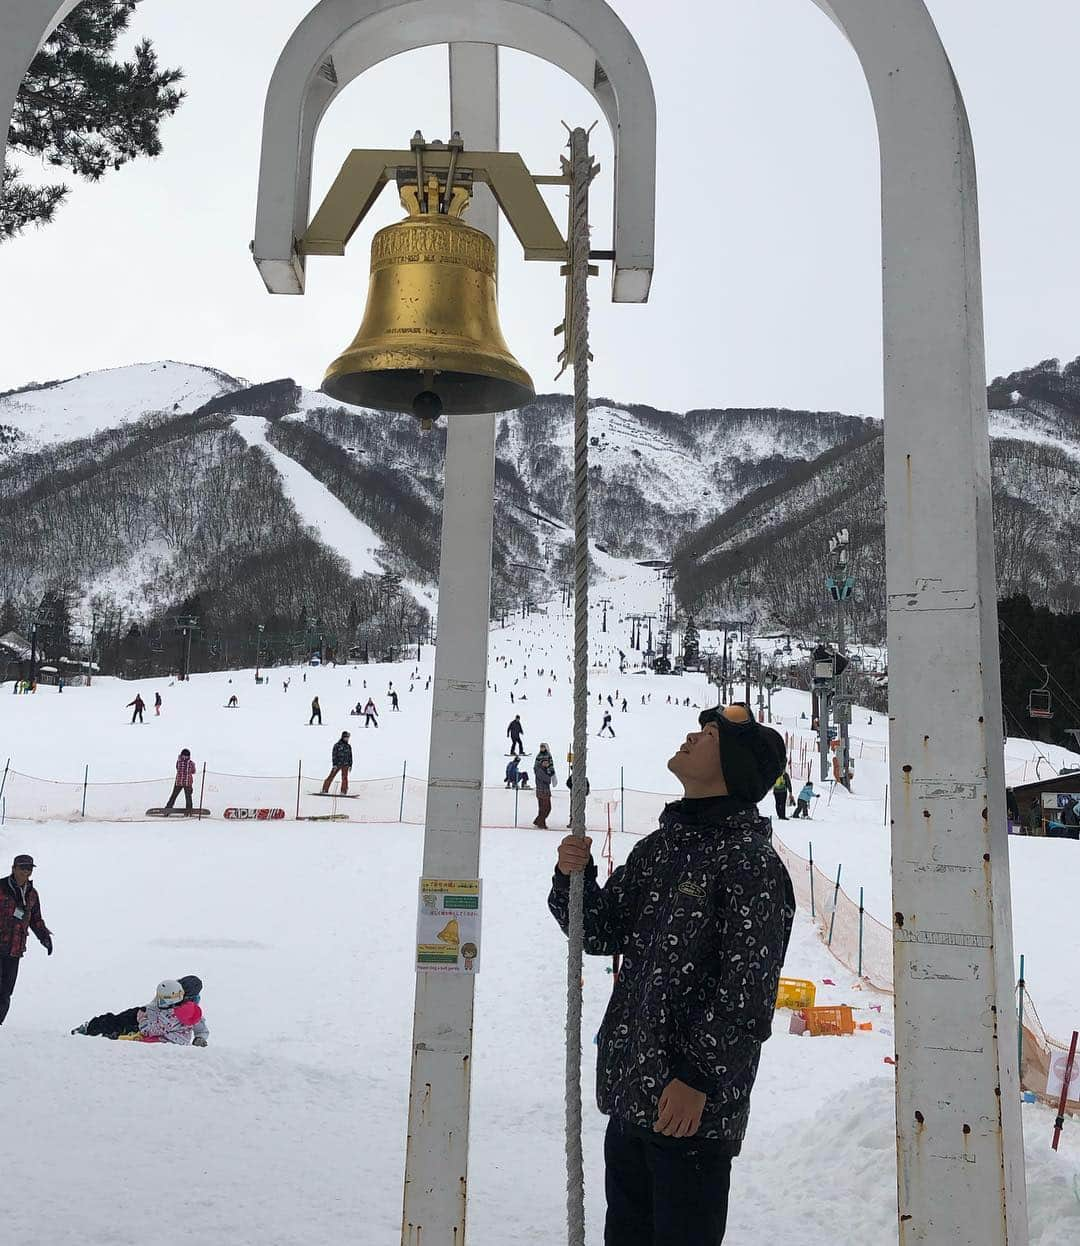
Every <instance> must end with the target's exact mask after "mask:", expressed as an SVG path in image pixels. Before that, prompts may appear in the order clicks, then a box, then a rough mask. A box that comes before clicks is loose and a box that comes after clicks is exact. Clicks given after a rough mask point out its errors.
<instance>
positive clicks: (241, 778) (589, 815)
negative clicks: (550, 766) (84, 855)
mask: <svg viewBox="0 0 1080 1246" xmlns="http://www.w3.org/2000/svg"><path fill="white" fill-rule="evenodd" d="M324 778H325V774H323V773H321V772H320V774H318V775H311V774H305V773H304V771H303V767H302V765H298V766H297V770H296V771H295V773H293V774H292V775H235V774H227V773H224V772H219V771H215V770H210V769H209V768H206V769H203V768H200V770H199V772H198V773H197V774H196V776H195V784H194V788H193V795H194V798H195V802H196V805H201V806H202V807H205V808H208V809H209V810H210V814H209V817H210V818H212V819H215V820H216V819H219V818H222V817H223V816H224V812H225V810H226V809H233V808H241V809H242V808H249V809H250V808H270V809H282V810H284V812H285V817H286V819H290V820H293V819H296V818H297V817H299V818H300V819H307V818H313V817H315V818H317V817H325V816H327V815H331V816H334V817H335V818H337V819H340V820H342V821H345V822H350V823H357V824H364V823H387V822H391V823H392V822H402V823H409V824H412V825H416V826H422V825H423V824H424V819H425V813H426V804H427V786H428V785H427V781H426V780H424V779H417V778H414V777H412V776H410V775H408V774H407V773H405V771H404V770H403V771H402V773H401V774H399V775H396V776H392V777H391V776H387V777H385V778H374V779H355V780H352V781H351V782H350V784H349V795H348V797H342V796H341V795H340V794H338V790H339V782H338V781H337V780H335V782H334V793H333V794H332V795H329V796H323V795H322V794H321V788H322V783H323V779H324ZM172 786H173V777H172V775H168V776H163V777H161V778H158V779H137V780H127V781H116V782H97V781H91V780H90V778H89V770H87V771H85V772H84V778H83V780H82V781H81V782H79V781H67V782H64V781H55V780H52V779H42V778H39V777H36V776H34V775H27V774H23V773H21V772H20V771H17V770H13V769H11V768H10V766H8V767H7V768H6V769H5V770H4V771H3V772H0V821H26V822H52V821H60V822H64V821H71V822H81V821H83V820H88V821H98V822H103V821H108V822H126V821H143V820H145V818H146V811H147V809H149V808H153V807H160V806H162V805H164V803H165V801H166V799H167V798H168V796H169V794H170V793H171V792H172ZM551 796H552V807H551V813H550V814H549V816H548V828H549V829H551V830H561V829H563V828H565V827H567V826H568V825H569V821H570V808H569V806H570V794H569V792H567V791H566V789H565V788H557V789H554V790H553V791H552V794H551ZM673 799H675V797H674V796H673V795H670V794H665V793H662V792H643V791H638V790H636V789H633V788H623V787H616V788H607V789H595V788H594V789H593V790H592V791H591V792H590V794H589V796H588V798H587V800H586V826H587V828H588V829H589V830H593V831H597V832H603V831H626V832H628V833H630V834H634V835H645V834H649V833H650V832H651V831H653V830H654V829H655V828H656V825H657V821H658V819H659V816H660V813H661V811H662V810H663V807H664V805H665V804H667V803H668V801H670V800H673ZM183 804H184V801H183V798H182V797H181V798H180V799H179V800H178V802H177V805H178V807H179V808H182V807H183ZM535 816H536V794H535V791H534V789H532V788H524V789H517V790H515V789H512V788H506V787H485V788H484V794H483V811H482V816H481V824H482V825H483V826H485V827H493V828H494V827H508V828H509V827H527V826H529V825H530V824H531V823H532V820H533V818H534V817H535ZM772 842H773V847H774V848H775V849H776V851H777V854H778V855H779V857H780V859H781V860H782V861H783V862H784V865H785V866H786V868H787V871H788V873H789V875H790V876H791V882H792V887H793V889H794V892H795V900H796V903H797V904H798V906H799V907H800V908H801V909H802V910H803V911H804V912H807V913H810V914H811V915H812V920H813V921H814V924H815V926H816V927H817V930H818V933H819V935H820V937H821V939H822V941H823V942H824V943H825V944H826V946H827V947H828V950H829V951H830V952H831V953H832V955H833V956H834V957H835V958H836V959H837V960H838V961H839V962H840V963H841V964H842V965H844V967H845V968H847V969H848V970H850V972H851V973H853V974H855V975H857V976H860V977H861V978H862V979H863V980H864V981H865V982H866V983H867V984H868V985H869V986H872V987H874V988H876V989H877V990H879V991H883V992H886V993H888V994H892V992H893V938H892V930H891V928H890V927H889V926H886V925H884V924H883V923H882V922H880V921H878V920H877V918H875V917H873V916H871V915H870V914H869V913H867V912H866V911H865V909H863V910H862V911H860V907H859V905H858V904H856V903H855V902H854V901H853V900H852V899H851V897H850V896H849V895H848V894H847V892H846V891H844V890H843V888H842V887H841V888H840V889H839V890H838V889H837V887H836V880H835V878H830V877H828V876H827V875H826V874H824V873H823V872H822V871H821V870H820V869H819V868H818V866H817V865H816V864H815V865H812V864H811V862H810V861H809V860H807V859H806V858H805V857H802V856H800V855H799V854H798V853H797V852H794V851H793V850H792V849H791V848H789V847H788V846H787V845H786V844H785V843H784V842H783V841H782V840H781V839H779V838H778V837H777V836H776V835H775V834H774V835H773V840H772ZM1066 1050H1067V1045H1066V1044H1065V1043H1062V1042H1060V1041H1059V1040H1058V1039H1055V1038H1052V1037H1051V1036H1050V1035H1049V1034H1048V1033H1047V1032H1046V1030H1045V1029H1044V1028H1043V1025H1042V1022H1041V1021H1040V1020H1039V1014H1038V1011H1037V1009H1036V1008H1035V1005H1034V1003H1033V1002H1032V1000H1031V996H1030V994H1028V993H1025V997H1024V1026H1023V1067H1022V1085H1023V1087H1024V1089H1025V1090H1029V1091H1031V1092H1033V1093H1034V1094H1035V1095H1036V1096H1037V1097H1038V1098H1040V1099H1042V1100H1043V1101H1045V1102H1048V1103H1049V1102H1051V1100H1050V1099H1049V1098H1048V1097H1047V1095H1046V1085H1047V1076H1048V1073H1049V1071H1050V1065H1051V1061H1052V1060H1054V1059H1055V1058H1056V1057H1057V1056H1059V1055H1060V1054H1061V1053H1064V1052H1065V1051H1066ZM1054 1106H1056V1102H1055V1103H1054ZM1068 1107H1069V1110H1071V1111H1080V1103H1074V1102H1073V1101H1072V1100H1070V1101H1069V1105H1068Z"/></svg>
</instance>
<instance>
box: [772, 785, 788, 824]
mask: <svg viewBox="0 0 1080 1246" xmlns="http://www.w3.org/2000/svg"><path fill="white" fill-rule="evenodd" d="M773 800H775V801H776V816H777V817H778V818H779V819H780V821H781V822H786V821H787V790H786V789H785V790H784V791H782V792H773Z"/></svg>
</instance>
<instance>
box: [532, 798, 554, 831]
mask: <svg viewBox="0 0 1080 1246" xmlns="http://www.w3.org/2000/svg"><path fill="white" fill-rule="evenodd" d="M550 812H551V793H550V792H537V793H536V817H535V818H533V826H538V827H540V829H541V830H543V831H546V830H547V818H548V814H549V813H550Z"/></svg>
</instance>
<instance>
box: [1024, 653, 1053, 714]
mask: <svg viewBox="0 0 1080 1246" xmlns="http://www.w3.org/2000/svg"><path fill="white" fill-rule="evenodd" d="M1039 665H1040V666H1041V667H1042V668H1043V682H1042V686H1041V687H1039V688H1032V690H1031V691H1030V692H1029V693H1028V717H1029V718H1053V717H1054V708H1053V704H1052V702H1051V699H1050V671H1049V669H1048V668H1047V666H1046V664H1045V663H1044V662H1040V663H1039Z"/></svg>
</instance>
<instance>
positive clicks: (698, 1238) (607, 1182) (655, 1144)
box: [604, 1118, 732, 1246]
mask: <svg viewBox="0 0 1080 1246" xmlns="http://www.w3.org/2000/svg"><path fill="white" fill-rule="evenodd" d="M731 1150H732V1148H731V1146H730V1145H729V1144H727V1143H724V1142H713V1141H709V1140H706V1139H702V1140H701V1141H698V1140H696V1139H694V1138H664V1137H662V1136H660V1135H656V1136H650V1135H649V1134H647V1133H645V1132H644V1131H641V1130H637V1129H634V1128H633V1127H632V1126H628V1125H625V1124H623V1123H622V1122H620V1121H617V1120H615V1119H614V1118H612V1119H611V1120H609V1121H608V1127H607V1134H606V1135H605V1137H604V1187H605V1191H606V1193H607V1219H606V1221H605V1223H604V1246H720V1243H721V1242H722V1241H723V1240H724V1228H725V1226H726V1225H727V1207H728V1186H729V1184H730V1181H731Z"/></svg>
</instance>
